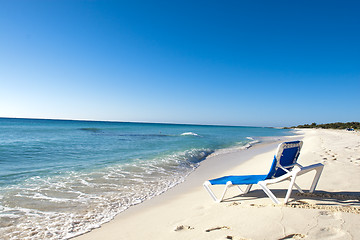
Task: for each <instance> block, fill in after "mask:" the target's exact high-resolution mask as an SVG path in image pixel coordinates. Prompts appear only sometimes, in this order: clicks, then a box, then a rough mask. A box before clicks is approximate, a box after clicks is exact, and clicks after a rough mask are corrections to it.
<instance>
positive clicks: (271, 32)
mask: <svg viewBox="0 0 360 240" xmlns="http://www.w3.org/2000/svg"><path fill="white" fill-rule="evenodd" d="M0 117H27V118H57V119H92V120H116V121H145V122H173V123H199V124H227V125H253V126H292V125H297V124H303V123H312V122H316V123H328V122H336V121H342V122H347V121H360V1H346V0H342V1H341V0H339V1H331V0H326V1H289V0H284V1H250V0H249V1H240V0H236V1H230V0H229V1H211V0H207V1H186V0H182V1H169V0H165V1H154V0H153V1H134V0H132V1H110V0H108V1H95V0H46V1H37V0H31V1H29V0H23V1H20V0H6V1H4V0H0Z"/></svg>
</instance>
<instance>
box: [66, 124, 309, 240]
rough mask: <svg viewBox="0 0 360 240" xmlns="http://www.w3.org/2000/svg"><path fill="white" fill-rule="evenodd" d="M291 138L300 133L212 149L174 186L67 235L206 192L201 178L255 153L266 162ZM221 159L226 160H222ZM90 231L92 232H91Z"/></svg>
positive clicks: (90, 236) (84, 236)
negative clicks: (183, 197) (190, 194)
mask: <svg viewBox="0 0 360 240" xmlns="http://www.w3.org/2000/svg"><path fill="white" fill-rule="evenodd" d="M292 138H296V139H299V140H300V139H301V138H302V135H299V134H298V131H294V135H288V136H275V137H261V138H260V139H266V140H265V141H258V140H256V141H254V142H253V143H251V144H250V146H243V147H241V148H238V149H236V148H235V149H234V148H230V150H229V149H220V150H219V151H215V152H214V153H212V154H210V155H209V156H207V157H206V159H205V160H203V161H202V162H200V164H199V166H198V167H197V168H196V169H195V170H193V171H192V172H191V173H190V174H189V175H187V176H186V177H185V180H184V181H183V182H181V183H178V184H177V185H175V186H174V187H172V188H170V189H168V190H166V191H165V192H163V193H161V194H159V195H157V196H154V197H152V198H151V199H148V200H146V201H144V202H141V203H139V204H136V205H133V206H131V207H129V208H127V209H126V210H124V211H123V212H120V213H119V214H117V215H116V216H115V217H114V219H112V220H110V221H109V222H106V223H104V224H102V225H101V226H100V227H98V228H94V229H92V230H91V231H89V232H86V233H82V234H80V235H77V236H74V237H71V238H70V239H80V240H81V239H97V236H96V235H98V232H103V231H108V230H106V229H107V228H108V227H110V228H112V226H113V225H117V224H121V222H122V221H126V220H125V219H127V218H129V217H134V216H136V215H141V214H142V212H144V211H147V210H149V209H152V208H156V207H159V206H161V205H164V204H169V203H171V202H172V201H174V200H175V199H178V198H179V197H181V196H183V195H186V194H189V193H191V192H194V191H199V189H201V190H203V191H204V193H205V194H207V193H206V192H205V190H204V189H203V186H202V184H203V182H204V181H206V180H208V179H211V178H214V176H221V175H222V174H223V173H224V172H226V171H228V170H229V169H231V168H236V167H238V166H239V165H241V164H243V163H244V162H246V161H249V160H250V159H252V158H254V157H255V156H257V155H261V154H266V153H267V155H269V154H270V155H271V157H270V159H271V160H270V161H269V164H271V162H272V157H273V154H274V153H275V150H276V148H277V146H278V144H279V143H280V142H283V141H287V140H289V139H292ZM222 150H224V151H222ZM223 160H225V161H226V164H224V163H223ZM266 171H267V170H266ZM264 173H267V172H264ZM209 200H210V196H209ZM119 221H120V222H119ZM118 222H119V223H118ZM93 234H95V235H94V236H93ZM100 234H102V233H100ZM99 237H100V236H99Z"/></svg>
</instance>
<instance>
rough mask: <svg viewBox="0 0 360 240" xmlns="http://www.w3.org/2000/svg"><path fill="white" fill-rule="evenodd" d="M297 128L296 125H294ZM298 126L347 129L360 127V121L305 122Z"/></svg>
mask: <svg viewBox="0 0 360 240" xmlns="http://www.w3.org/2000/svg"><path fill="white" fill-rule="evenodd" d="M292 128H295V127H292ZM296 128H325V129H328V128H331V129H347V128H353V129H360V122H347V123H341V122H336V123H326V124H317V123H312V124H311V125H309V124H304V125H298V126H296Z"/></svg>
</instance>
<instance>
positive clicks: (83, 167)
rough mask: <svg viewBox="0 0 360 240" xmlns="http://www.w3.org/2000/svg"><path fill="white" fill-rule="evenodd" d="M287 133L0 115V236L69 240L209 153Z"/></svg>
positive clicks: (169, 183)
mask: <svg viewBox="0 0 360 240" xmlns="http://www.w3.org/2000/svg"><path fill="white" fill-rule="evenodd" d="M288 134H289V131H288V130H281V129H272V128H255V127H227V126H199V125H174V124H150V123H120V122H88V121H61V120H31V119H5V118H0V235H1V236H2V237H3V238H4V239H44V238H45V239H66V238H69V237H72V236H75V235H78V234H81V233H83V232H86V231H89V230H90V229H92V228H96V227H98V226H100V225H101V224H102V223H104V222H107V221H109V220H111V219H112V218H113V217H114V216H115V215H116V214H117V213H119V212H121V211H124V210H125V209H127V208H128V207H130V206H132V205H134V204H138V203H140V202H142V201H144V200H146V199H149V198H151V197H153V196H156V195H159V194H161V193H163V192H164V191H166V190H167V189H169V188H171V187H173V186H174V185H176V184H178V183H180V182H182V181H183V180H184V178H185V177H186V176H187V175H188V174H189V173H191V172H192V171H193V170H194V169H195V168H196V167H197V166H198V164H199V162H201V161H202V160H204V159H205V158H206V157H207V156H208V155H209V154H212V153H214V152H217V151H219V150H221V151H224V149H228V150H233V149H239V148H243V147H244V146H249V144H251V143H254V142H256V141H257V139H259V137H261V136H280V135H288Z"/></svg>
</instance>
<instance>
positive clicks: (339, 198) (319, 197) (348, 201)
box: [223, 189, 360, 206]
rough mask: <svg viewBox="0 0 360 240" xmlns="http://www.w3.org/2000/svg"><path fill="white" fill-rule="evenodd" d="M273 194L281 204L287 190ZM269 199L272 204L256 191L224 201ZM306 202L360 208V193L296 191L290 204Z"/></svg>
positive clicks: (280, 190) (264, 195) (263, 194)
mask: <svg viewBox="0 0 360 240" xmlns="http://www.w3.org/2000/svg"><path fill="white" fill-rule="evenodd" d="M271 191H272V193H273V194H274V195H275V196H276V197H277V198H279V200H280V202H281V200H282V199H283V198H285V195H286V192H287V190H285V189H271ZM266 198H267V199H269V202H271V203H272V201H271V200H270V198H268V196H267V195H266V194H265V193H264V191H262V190H261V189H255V190H253V191H251V192H249V193H247V194H240V195H236V196H232V197H228V198H226V199H224V200H223V202H245V201H253V200H256V199H266ZM304 200H315V201H317V202H318V203H316V204H317V205H325V206H331V205H339V204H343V205H347V206H360V192H350V191H340V192H329V191H321V190H319V191H315V192H313V193H309V192H306V191H304V193H300V192H298V191H296V190H294V191H293V192H292V194H291V196H290V201H289V202H288V203H292V202H296V201H304Z"/></svg>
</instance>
